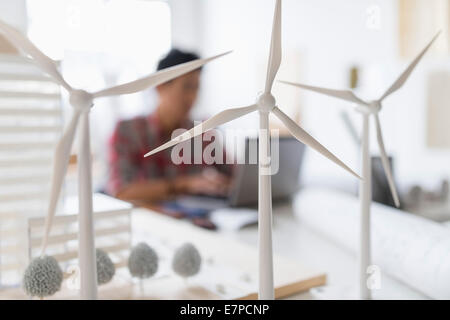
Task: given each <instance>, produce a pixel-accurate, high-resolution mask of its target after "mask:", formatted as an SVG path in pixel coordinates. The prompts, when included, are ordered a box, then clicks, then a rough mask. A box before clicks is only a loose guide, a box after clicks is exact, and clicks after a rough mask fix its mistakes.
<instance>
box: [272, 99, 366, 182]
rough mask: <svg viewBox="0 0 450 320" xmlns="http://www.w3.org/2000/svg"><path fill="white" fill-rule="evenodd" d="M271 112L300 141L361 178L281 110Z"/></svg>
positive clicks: (276, 108) (275, 109)
mask: <svg viewBox="0 0 450 320" xmlns="http://www.w3.org/2000/svg"><path fill="white" fill-rule="evenodd" d="M273 113H274V114H275V115H276V116H277V117H278V119H280V120H281V122H283V124H284V125H285V126H286V128H287V129H288V130H289V132H290V133H291V134H292V135H293V136H294V137H295V138H297V140H299V141H300V142H302V143H304V144H306V145H307V146H309V147H311V148H313V149H314V150H316V151H317V152H319V153H320V154H322V155H323V156H325V157H326V158H328V159H329V160H331V161H333V162H334V163H336V164H337V165H338V166H340V167H342V168H343V169H345V170H347V171H348V172H350V173H351V174H352V175H354V176H355V177H357V178H358V179H361V177H360V176H359V175H358V174H356V173H355V172H354V171H353V170H352V169H350V168H349V167H348V166H347V165H345V164H344V163H343V162H342V161H341V160H339V159H338V158H337V157H336V156H335V155H334V154H332V153H331V152H330V151H328V149H326V148H325V147H324V146H323V145H321V144H320V143H319V142H318V141H317V140H316V139H314V138H313V137H311V136H310V135H309V134H308V133H307V132H306V131H305V130H303V129H302V128H301V127H300V126H299V125H297V124H296V123H295V122H294V121H293V120H292V119H291V118H289V117H288V116H287V115H286V114H285V113H284V112H283V111H281V110H280V109H279V108H278V107H275V108H274V109H273Z"/></svg>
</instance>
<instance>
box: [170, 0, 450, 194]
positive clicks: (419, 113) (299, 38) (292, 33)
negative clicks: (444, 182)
mask: <svg viewBox="0 0 450 320" xmlns="http://www.w3.org/2000/svg"><path fill="white" fill-rule="evenodd" d="M202 3H203V8H202V10H200V11H199V14H200V15H201V18H200V19H197V18H196V17H193V18H192V19H191V21H199V23H201V24H202V27H201V28H200V30H202V35H201V38H202V43H203V47H202V52H206V53H214V52H218V51H221V50H226V49H230V48H232V49H234V50H235V51H234V53H233V55H232V56H230V57H227V58H224V59H223V60H222V61H217V62H214V63H213V64H211V65H210V66H209V67H208V68H207V70H206V74H205V78H204V80H205V81H204V86H203V89H204V90H203V94H202V97H201V99H200V103H199V108H198V110H197V114H202V115H210V114H213V113H216V112H218V111H220V110H222V109H223V108H225V107H231V106H242V105H247V104H250V103H252V102H254V101H255V98H256V93H257V92H258V91H260V90H261V89H262V85H263V83H262V80H263V79H264V75H265V65H266V63H267V62H266V61H267V55H268V48H269V42H270V38H269V37H270V32H271V23H272V15H273V7H274V1H273V0H245V1H244V0H208V1H202ZM373 5H377V6H379V8H380V10H381V11H380V12H381V16H380V17H381V20H380V28H379V30H373V29H369V28H368V27H366V23H367V19H368V16H367V10H368V8H370V7H371V6H373ZM195 14H197V13H195ZM397 16H398V15H397V2H396V1H392V0H346V1H335V0H315V1H309V0H284V1H283V48H284V57H285V58H286V56H287V55H288V54H289V53H290V52H300V53H301V56H302V59H303V60H304V61H302V63H301V65H302V66H304V67H303V68H302V69H301V70H300V69H299V70H297V72H298V74H299V78H301V79H302V80H303V81H305V82H307V83H310V84H316V85H323V86H329V87H335V88H346V87H347V86H348V80H347V71H348V68H349V67H350V66H352V65H354V64H357V65H359V66H360V67H362V68H363V73H362V83H361V85H362V87H363V88H362V89H361V90H360V94H361V95H362V96H363V97H367V98H374V97H376V96H378V95H381V93H382V92H383V91H384V90H386V89H387V87H389V86H390V85H391V83H392V81H393V80H394V79H395V77H397V76H398V75H399V73H400V72H401V71H403V69H404V68H405V66H406V64H407V63H409V61H403V60H400V59H399V56H398V48H397V43H398V41H397V39H398V32H397V30H398V25H397ZM174 17H175V16H174ZM197 30H199V29H198V28H197ZM431 36H432V35H430V38H431ZM424 45H425V44H424ZM285 62H286V59H285ZM448 65H449V64H448V61H436V60H435V59H430V58H427V59H424V61H422V63H421V65H420V66H419V67H418V68H417V69H416V70H415V72H414V73H413V75H412V76H411V78H410V80H409V81H408V82H407V84H406V85H405V87H404V88H403V89H402V90H401V91H399V92H397V93H396V94H395V95H393V96H392V97H390V98H389V99H387V100H386V102H385V108H384V110H383V112H382V113H381V115H380V117H381V121H382V126H383V129H384V136H385V144H386V148H387V150H388V152H390V153H391V154H393V155H394V156H395V157H396V166H395V169H396V177H397V179H398V180H399V184H400V186H401V187H403V188H406V187H408V186H409V185H411V184H412V183H415V182H420V183H428V184H430V185H434V184H437V183H438V182H439V179H441V178H443V177H447V176H449V175H450V152H448V151H433V150H429V149H427V148H426V146H425V129H426V128H425V125H426V109H425V101H426V91H425V87H426V82H425V81H426V77H427V72H429V71H430V70H432V69H434V68H443V67H448ZM284 68H285V69H286V68H289V66H284ZM291 74H292V71H291ZM294 75H295V72H294ZM287 80H289V79H287ZM293 80H296V79H293ZM369 85H370V87H369ZM277 86H280V85H279V84H277V85H276V88H275V90H280V89H279V88H278V89H277ZM363 89H364V90H363ZM289 90H290V91H289ZM289 90H288V91H285V92H288V94H292V95H294V94H295V92H296V91H295V90H296V89H294V88H292V89H289ZM302 105H303V111H302V115H303V118H302V125H303V126H304V127H305V129H307V130H308V131H309V132H310V133H311V134H312V135H313V136H315V137H316V138H317V139H318V140H319V141H321V142H322V143H323V144H324V145H326V146H328V147H329V148H330V149H331V150H332V151H335V153H336V154H337V155H339V156H340V157H341V158H342V159H343V160H346V161H347V162H348V163H349V164H350V165H351V166H352V167H354V168H356V169H359V168H358V167H359V164H358V153H357V150H356V148H355V145H354V144H353V142H352V140H351V139H350V136H349V134H348V133H347V131H346V129H345V127H344V125H343V123H342V121H341V119H340V117H339V113H340V112H341V111H342V110H346V109H349V108H348V106H347V105H346V103H343V102H340V101H338V100H334V99H331V98H327V97H322V96H319V95H317V94H309V93H304V94H302ZM350 110H351V109H350ZM256 119H257V118H256V117H251V116H249V117H247V118H246V119H244V120H243V121H239V122H236V123H235V124H234V125H233V126H237V127H243V126H256ZM353 119H354V120H355V121H357V123H358V124H359V121H358V120H359V117H358V116H353ZM449 121H450V120H449ZM372 147H373V148H372V150H373V151H374V153H375V152H378V151H377V148H376V141H375V136H374V132H373V133H372ZM305 170H306V172H307V175H306V176H305V179H306V181H315V182H317V181H325V182H326V183H334V181H336V182H339V183H341V182H342V181H343V180H342V179H345V181H346V182H347V183H350V184H353V183H354V180H353V179H352V178H351V177H349V176H348V175H347V174H346V173H345V172H344V171H342V170H341V169H340V168H338V167H336V166H334V165H333V164H331V163H329V162H328V161H327V160H325V159H323V158H322V157H321V156H319V155H317V154H316V153H315V152H308V155H307V162H306V167H305ZM337 178H341V179H337Z"/></svg>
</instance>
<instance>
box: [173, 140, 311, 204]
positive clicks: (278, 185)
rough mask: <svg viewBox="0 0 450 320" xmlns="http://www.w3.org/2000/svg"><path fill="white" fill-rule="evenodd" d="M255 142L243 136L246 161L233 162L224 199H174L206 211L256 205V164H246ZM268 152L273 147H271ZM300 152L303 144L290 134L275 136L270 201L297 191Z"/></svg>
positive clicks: (201, 197) (184, 197) (287, 196)
mask: <svg viewBox="0 0 450 320" xmlns="http://www.w3.org/2000/svg"><path fill="white" fill-rule="evenodd" d="M257 145H258V141H257V138H247V139H246V143H245V158H246V161H245V163H246V164H236V165H235V166H236V168H235V171H234V176H233V184H232V186H231V188H230V194H229V195H228V197H226V198H225V199H224V198H217V197H209V196H182V197H180V198H178V199H177V203H178V204H179V205H180V206H182V207H185V208H197V209H204V210H209V211H212V210H215V209H219V208H224V207H256V206H257V204H258V164H257V160H256V161H253V164H249V153H250V152H249V150H255V148H253V146H257ZM251 148H252V149H251ZM256 152H257V149H256ZM272 152H276V151H274V150H272ZM304 153H305V145H304V144H303V143H300V142H299V141H297V140H296V139H295V138H293V137H279V147H278V154H279V156H278V161H279V162H278V163H279V165H278V172H276V173H275V174H274V175H272V200H273V201H274V202H275V201H278V202H280V201H285V200H288V199H289V198H290V197H291V196H292V195H294V194H295V193H296V192H297V191H298V189H299V186H300V180H299V176H300V171H301V166H302V163H303V158H304ZM256 154H257V153H256ZM274 157H276V155H273V156H272V159H274ZM256 158H257V157H256ZM255 162H256V163H255Z"/></svg>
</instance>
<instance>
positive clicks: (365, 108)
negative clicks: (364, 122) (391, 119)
mask: <svg viewBox="0 0 450 320" xmlns="http://www.w3.org/2000/svg"><path fill="white" fill-rule="evenodd" d="M356 111H358V112H361V113H363V114H368V115H370V114H378V113H379V112H380V111H381V101H380V100H373V101H370V102H369V103H368V104H366V105H362V104H358V106H357V107H356Z"/></svg>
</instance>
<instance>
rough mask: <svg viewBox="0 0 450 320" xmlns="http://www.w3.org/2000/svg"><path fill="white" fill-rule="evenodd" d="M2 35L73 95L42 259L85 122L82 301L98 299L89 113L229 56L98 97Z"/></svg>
mask: <svg viewBox="0 0 450 320" xmlns="http://www.w3.org/2000/svg"><path fill="white" fill-rule="evenodd" d="M0 32H1V33H3V34H4V35H5V36H6V38H7V39H8V40H9V41H10V42H11V43H12V44H14V45H15V46H16V47H17V48H19V49H21V50H23V51H24V52H25V53H27V54H29V55H30V56H31V57H32V58H33V61H34V62H35V63H36V65H37V66H38V67H40V68H41V69H42V70H43V71H44V72H46V73H48V74H49V75H50V76H51V77H52V78H53V80H54V81H55V82H57V83H58V84H60V85H61V86H63V87H64V88H65V89H66V90H67V91H68V93H69V96H70V100H69V101H70V104H71V105H72V107H73V109H74V110H73V116H72V119H71V120H70V123H69V125H68V126H67V128H66V129H65V131H64V133H63V136H62V138H61V140H60V141H59V142H58V145H57V146H56V150H55V159H54V164H53V178H52V189H51V196H50V203H49V207H48V213H47V214H48V215H47V221H46V230H45V235H44V237H43V243H42V255H43V254H44V252H45V249H46V246H47V240H48V235H49V233H50V229H51V225H52V220H53V217H54V215H55V211H56V206H57V203H58V198H59V194H60V191H61V187H62V184H63V181H64V176H65V175H66V172H67V167H68V163H69V157H70V151H71V149H72V144H73V141H74V137H75V131H76V129H77V126H78V123H79V122H80V120H81V123H80V125H81V130H80V131H79V139H80V141H79V143H80V145H79V150H78V156H79V159H78V188H79V190H78V194H79V213H80V214H79V252H78V254H79V255H78V256H79V264H80V276H81V279H80V280H81V293H80V294H81V298H82V299H96V298H97V272H96V255H95V243H94V242H95V241H94V240H95V239H94V223H93V217H92V171H91V151H90V150H91V148H90V141H89V140H90V139H89V136H90V135H89V111H90V110H91V108H92V107H93V105H94V100H95V99H96V98H102V97H109V96H115V95H122V94H131V93H135V92H138V91H142V90H144V89H147V88H149V87H154V86H157V85H160V84H162V83H164V82H167V81H170V80H172V79H174V78H176V77H179V76H181V75H183V74H185V73H188V72H190V71H193V70H195V69H198V68H199V67H201V66H203V65H204V64H206V63H208V62H210V61H212V60H214V59H216V58H219V57H221V56H223V55H225V54H228V52H227V53H224V54H221V55H218V56H215V57H211V58H208V59H198V60H195V61H191V62H188V63H184V64H180V65H178V66H174V67H171V68H167V69H165V70H161V71H159V72H156V73H154V74H152V75H149V76H147V77H144V78H141V79H138V80H135V81H132V82H129V83H125V84H122V85H118V86H114V87H111V88H108V89H104V90H101V91H98V92H95V93H89V92H87V91H84V90H79V89H75V88H72V87H71V86H70V85H69V84H68V83H67V82H66V81H65V80H64V78H63V77H62V75H61V74H60V73H59V71H58V70H57V68H56V64H55V61H54V60H52V59H50V58H49V57H48V56H46V55H45V54H44V53H42V52H41V51H40V50H39V49H38V48H37V47H36V46H35V45H34V44H33V43H31V41H30V40H28V39H27V38H26V37H25V36H24V35H22V34H21V33H20V32H19V31H18V30H16V29H15V28H13V27H11V26H9V25H8V24H6V23H4V22H2V21H0Z"/></svg>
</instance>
